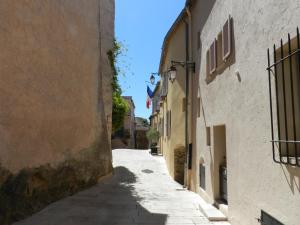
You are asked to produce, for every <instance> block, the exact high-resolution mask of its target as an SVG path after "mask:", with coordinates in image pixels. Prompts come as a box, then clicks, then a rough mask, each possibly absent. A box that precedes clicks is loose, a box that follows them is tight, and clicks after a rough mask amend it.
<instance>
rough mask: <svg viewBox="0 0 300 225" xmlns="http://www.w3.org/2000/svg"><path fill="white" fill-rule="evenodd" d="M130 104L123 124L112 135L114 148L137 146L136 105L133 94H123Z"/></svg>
mask: <svg viewBox="0 0 300 225" xmlns="http://www.w3.org/2000/svg"><path fill="white" fill-rule="evenodd" d="M123 99H125V100H126V101H127V103H128V105H129V110H128V112H127V114H126V115H125V118H124V124H123V126H122V127H121V128H120V129H119V130H117V131H116V132H115V133H114V134H113V136H112V148H113V149H116V148H135V114H134V110H135V105H134V102H133V99H132V97H131V96H123Z"/></svg>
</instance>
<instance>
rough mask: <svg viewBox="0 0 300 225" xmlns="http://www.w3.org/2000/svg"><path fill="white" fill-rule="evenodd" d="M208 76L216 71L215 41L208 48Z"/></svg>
mask: <svg viewBox="0 0 300 225" xmlns="http://www.w3.org/2000/svg"><path fill="white" fill-rule="evenodd" d="M208 64H209V74H212V73H213V72H215V71H216V69H217V40H214V41H213V43H212V44H211V45H210V48H209V63H208Z"/></svg>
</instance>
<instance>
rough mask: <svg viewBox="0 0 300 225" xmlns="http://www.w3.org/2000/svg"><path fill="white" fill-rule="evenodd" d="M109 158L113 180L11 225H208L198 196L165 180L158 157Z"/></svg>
mask: <svg viewBox="0 0 300 225" xmlns="http://www.w3.org/2000/svg"><path fill="white" fill-rule="evenodd" d="M113 158H114V168H115V170H114V174H113V176H111V177H108V178H105V179H104V181H103V182H100V183H99V184H98V185H96V186H94V187H92V188H90V189H88V190H86V191H83V192H80V193H78V194H76V195H74V196H71V197H68V198H66V199H63V200H61V201H58V202H56V203H54V204H52V205H50V206H48V207H47V208H45V209H44V210H43V211H41V212H39V213H37V214H36V215H34V216H33V217H30V218H28V219H26V220H24V221H21V222H18V223H16V224H15V225H40V224H43V225H135V224H138V225H142V224H152V225H153V224H155V225H171V224H180V225H185V224H194V225H209V224H212V225H213V224H214V223H210V222H208V220H207V219H206V218H205V217H204V216H203V214H202V213H201V212H200V211H199V201H200V197H199V195H197V194H195V193H193V192H190V191H186V190H184V189H183V188H182V186H181V185H179V184H178V183H176V182H175V181H173V180H172V178H171V177H170V176H169V175H168V172H167V169H166V166H165V163H164V159H163V157H161V156H151V154H149V151H148V150H145V151H140V150H123V149H121V150H114V151H113ZM226 224H227V223H224V222H220V223H215V224H214V225H226Z"/></svg>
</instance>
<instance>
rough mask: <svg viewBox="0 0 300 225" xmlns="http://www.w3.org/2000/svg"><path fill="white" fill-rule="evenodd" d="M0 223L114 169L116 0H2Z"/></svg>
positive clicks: (47, 202)
mask: <svg viewBox="0 0 300 225" xmlns="http://www.w3.org/2000/svg"><path fill="white" fill-rule="evenodd" d="M0 34H1V35H0V46H1V51H0V165H1V169H0V224H9V223H11V222H12V221H15V220H19V219H22V218H24V217H25V216H27V215H30V214H32V213H33V212H35V211H37V210H40V209H41V208H42V207H43V206H45V205H46V204H49V203H50V202H52V201H55V200H57V199H59V198H62V197H64V196H67V195H70V194H73V193H74V192H76V191H78V190H81V189H82V188H85V187H88V186H91V185H93V184H96V183H97V181H98V180H99V178H101V177H102V176H105V175H107V174H109V173H111V171H112V164H111V160H112V159H111V147H110V134H111V110H112V97H111V93H112V89H111V79H112V72H111V68H110V63H109V61H108V57H107V52H108V51H109V50H110V49H111V48H112V47H113V39H114V1H112V0H89V1H74V0H66V1H59V0H28V1H19V0H0Z"/></svg>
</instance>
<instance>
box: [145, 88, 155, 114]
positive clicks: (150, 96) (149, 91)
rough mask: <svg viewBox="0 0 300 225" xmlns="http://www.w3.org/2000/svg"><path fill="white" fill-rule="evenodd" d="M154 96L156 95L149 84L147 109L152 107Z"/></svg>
mask: <svg viewBox="0 0 300 225" xmlns="http://www.w3.org/2000/svg"><path fill="white" fill-rule="evenodd" d="M153 96H154V93H153V91H152V90H151V89H150V88H149V86H147V101H146V107H147V109H149V108H150V105H151V99H152V98H153Z"/></svg>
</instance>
